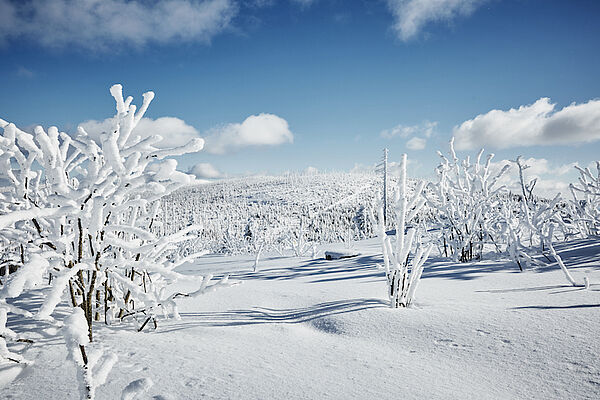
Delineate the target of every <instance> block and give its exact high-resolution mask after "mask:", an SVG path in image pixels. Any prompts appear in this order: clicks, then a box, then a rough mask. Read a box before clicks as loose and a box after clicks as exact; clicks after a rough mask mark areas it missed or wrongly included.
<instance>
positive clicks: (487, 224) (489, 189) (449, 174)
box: [425, 138, 509, 262]
mask: <svg viewBox="0 0 600 400" xmlns="http://www.w3.org/2000/svg"><path fill="white" fill-rule="evenodd" d="M438 155H439V156H440V157H441V159H442V162H441V164H440V165H439V166H438V167H437V169H436V172H437V176H438V181H437V182H436V183H431V184H429V185H428V190H427V191H426V192H425V196H426V198H427V200H428V204H429V205H430V206H431V207H433V208H434V209H435V210H437V212H438V213H439V215H440V216H441V221H442V229H443V238H442V240H443V246H444V250H445V253H446V254H447V255H449V256H452V257H453V258H454V259H455V260H457V261H461V262H466V261H470V260H473V259H475V258H480V257H481V254H482V252H483V246H484V244H485V243H486V242H492V243H494V242H495V241H496V238H495V237H494V232H493V227H494V225H495V223H496V222H497V221H496V219H497V217H498V214H499V213H498V210H499V208H501V207H502V202H503V201H504V199H503V198H502V197H501V194H503V190H504V186H497V183H498V180H499V179H500V178H501V177H502V176H503V175H504V174H505V173H506V171H507V170H508V168H509V165H505V166H504V167H503V168H502V169H501V170H500V171H499V172H497V173H494V172H493V169H492V168H491V161H492V158H493V157H494V155H493V154H490V155H488V157H487V160H486V161H485V162H483V163H482V160H481V157H482V155H483V149H482V150H481V151H480V152H479V154H477V157H476V160H475V162H474V163H471V159H470V157H467V158H466V159H465V160H462V161H461V160H459V159H458V157H457V156H456V152H455V151H454V138H452V140H451V141H450V159H448V158H446V157H445V156H444V155H443V154H442V153H441V152H439V151H438ZM448 253H449V254H448Z"/></svg>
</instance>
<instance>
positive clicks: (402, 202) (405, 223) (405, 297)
mask: <svg viewBox="0 0 600 400" xmlns="http://www.w3.org/2000/svg"><path fill="white" fill-rule="evenodd" d="M424 186H425V183H424V182H421V183H420V184H419V185H418V186H417V187H416V189H415V190H414V192H413V194H412V198H411V199H409V195H408V188H407V184H406V154H403V155H402V161H401V163H400V179H399V181H398V186H397V188H396V190H395V192H394V194H393V196H394V201H393V202H392V204H391V206H392V207H393V210H394V212H395V218H394V221H393V222H394V226H395V243H394V242H393V241H392V239H391V238H390V236H388V234H387V233H386V228H385V223H384V220H385V219H384V214H383V213H384V211H383V204H382V202H381V201H379V203H378V207H377V209H378V221H377V222H375V221H373V224H374V225H375V224H376V225H377V228H378V233H379V237H380V238H381V246H382V252H383V263H384V266H385V274H386V279H387V289H388V296H389V299H390V305H391V306H392V307H394V308H398V307H408V306H410V304H411V303H412V301H413V300H414V297H415V291H416V289H417V286H418V284H419V280H420V279H421V274H422V272H423V265H424V263H425V261H426V260H427V257H429V254H430V253H431V250H432V248H433V244H428V245H425V244H424V243H422V241H421V238H420V234H419V233H418V232H417V229H415V227H413V226H411V222H412V221H413V219H414V218H415V216H416V215H417V213H418V212H419V211H420V210H421V208H422V207H423V205H424V204H425V199H424V198H423V197H422V195H421V194H422V192H423V188H424ZM415 248H416V253H415V252H414V249H415Z"/></svg>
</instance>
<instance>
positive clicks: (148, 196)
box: [0, 85, 232, 398]
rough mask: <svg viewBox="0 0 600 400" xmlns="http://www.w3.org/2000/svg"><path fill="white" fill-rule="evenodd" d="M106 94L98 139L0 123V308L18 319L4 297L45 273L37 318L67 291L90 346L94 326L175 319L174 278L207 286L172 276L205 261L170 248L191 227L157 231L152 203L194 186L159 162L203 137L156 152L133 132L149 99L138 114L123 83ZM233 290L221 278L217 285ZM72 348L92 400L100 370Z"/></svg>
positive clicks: (153, 139)
mask: <svg viewBox="0 0 600 400" xmlns="http://www.w3.org/2000/svg"><path fill="white" fill-rule="evenodd" d="M110 92H111V94H112V96H113V97H114V99H115V101H116V110H117V113H116V115H115V117H114V118H113V123H112V128H111V129H110V131H109V132H104V133H102V134H101V136H100V140H99V141H96V140H94V139H93V138H92V137H90V135H88V134H87V132H86V131H85V130H84V129H83V128H82V127H79V128H78V132H77V135H76V136H74V137H72V136H69V135H67V134H66V133H64V132H59V131H58V129H57V128H56V127H50V128H49V129H48V130H47V131H45V130H44V129H43V128H42V127H37V128H35V134H33V135H31V134H28V133H26V132H24V131H22V130H20V129H18V128H17V127H16V126H15V125H14V124H9V123H7V122H6V121H2V120H0V127H1V128H2V129H3V133H2V135H1V136H0V181H1V182H6V183H8V187H5V188H3V190H2V191H0V200H1V201H0V204H1V206H0V241H2V243H3V244H5V245H7V247H5V249H7V250H6V251H5V254H3V258H4V259H5V260H10V263H11V265H14V267H15V268H16V269H17V272H16V273H15V274H13V275H11V277H10V278H8V280H7V281H6V282H5V284H4V286H3V288H2V293H1V294H0V308H4V309H6V310H8V312H20V311H19V310H16V309H15V308H14V307H12V306H9V305H8V304H7V303H6V302H5V301H4V300H5V299H6V298H10V297H15V296H16V295H18V294H20V292H22V291H23V290H26V289H29V288H32V287H34V286H36V285H39V284H40V283H41V281H42V279H41V277H42V275H44V274H47V273H48V272H49V273H50V276H48V278H49V281H50V282H51V283H52V288H51V290H50V291H48V292H47V293H48V296H47V297H46V298H45V301H44V302H43V304H42V306H41V308H40V309H39V310H38V313H37V317H38V318H43V319H50V320H51V319H52V313H53V311H54V308H55V307H56V306H57V305H58V304H59V302H60V301H61V299H62V297H63V296H64V295H65V294H67V295H68V299H69V302H70V303H71V305H72V306H73V307H76V310H81V311H82V312H81V313H79V314H81V315H80V316H79V317H81V318H79V320H82V318H83V320H85V328H86V331H87V336H88V341H89V342H92V341H93V338H94V337H93V329H92V328H93V325H94V322H96V321H98V322H100V321H102V322H103V323H105V324H112V323H115V322H116V321H119V320H121V321H122V320H125V319H126V318H128V319H131V320H135V321H137V323H138V329H139V330H141V329H143V328H144V327H146V326H151V325H154V326H156V318H157V315H159V314H162V315H164V316H173V317H178V315H179V314H178V312H177V305H176V303H175V300H174V297H173V296H172V295H167V294H166V293H167V290H166V289H167V287H168V285H170V284H171V283H173V282H175V281H176V280H178V279H188V280H196V281H197V284H198V285H199V286H200V287H201V290H199V291H197V292H198V293H200V292H202V293H204V292H206V291H208V290H209V289H210V288H211V287H212V286H213V285H209V281H210V279H206V278H194V277H189V276H182V275H181V274H179V273H177V272H175V271H174V269H175V268H176V267H177V266H179V265H181V264H182V263H184V262H186V261H190V260H193V259H194V258H197V257H198V256H200V255H202V254H203V253H196V254H190V255H187V256H185V257H183V256H181V255H180V252H179V251H178V248H177V244H178V243H180V242H183V241H185V240H188V239H190V238H191V237H194V232H195V230H197V229H198V227H197V226H190V227H187V228H186V229H184V230H182V231H180V232H176V233H174V234H171V235H165V236H158V235H157V234H156V231H157V230H156V228H157V226H158V225H159V220H160V218H159V213H160V212H161V210H160V199H161V198H163V197H164V196H166V195H168V194H170V193H172V192H174V191H175V190H177V189H179V188H181V187H183V186H184V185H186V184H188V183H189V182H190V181H191V180H192V179H193V178H192V177H191V176H190V175H186V174H184V173H181V172H179V171H177V170H176V167H177V161H176V160H174V159H170V158H167V157H172V156H178V155H182V154H185V153H190V152H197V151H200V150H201V149H202V147H203V145H204V141H203V139H201V138H196V139H193V140H191V141H190V142H189V143H188V144H187V145H185V146H181V147H178V148H173V149H160V148H158V147H156V144H157V143H158V142H160V141H161V139H162V138H161V137H160V136H150V137H145V138H143V137H141V136H138V135H135V131H134V129H135V128H136V126H137V124H138V123H139V122H140V120H141V119H142V117H143V116H144V113H145V112H146V110H147V108H148V106H149V104H150V102H151V101H152V99H153V98H154V93H152V92H147V93H144V95H143V104H142V106H141V107H140V109H139V110H138V109H137V107H136V106H135V105H133V104H132V100H133V98H132V97H131V96H129V97H127V98H126V99H124V98H123V94H122V87H121V85H114V86H112V87H111V89H110ZM6 267H8V265H6ZM6 269H7V268H5V270H6ZM52 278H54V279H52ZM231 284H232V283H231V282H228V281H227V279H224V280H222V281H221V282H219V283H218V284H216V286H215V288H217V287H221V286H230V285H231ZM21 313H23V312H21ZM79 314H78V315H79ZM73 318H75V316H73ZM149 322H151V323H152V324H150V325H148V323H149ZM79 325H80V324H79ZM79 325H78V326H79ZM65 332H67V331H65ZM79 346H80V348H79V352H80V357H81V359H80V360H79V359H77V360H79V361H81V365H82V366H83V367H84V368H85V371H86V373H85V374H84V375H85V376H86V380H87V383H86V387H87V397H88V398H93V396H94V390H95V386H94V385H92V384H91V383H90V382H91V381H90V379H91V378H90V377H91V376H92V375H93V374H98V373H99V374H100V375H101V376H104V375H106V374H107V373H108V372H106V371H105V369H102V371H100V372H98V371H95V370H93V368H92V367H93V366H92V365H91V363H92V361H93V360H94V357H92V354H86V352H85V346H86V343H83V342H82V343H80V344H79ZM98 357H99V356H98ZM74 359H75V358H74ZM106 365H111V364H110V363H108V364H106ZM95 382H98V380H97V379H96V381H95Z"/></svg>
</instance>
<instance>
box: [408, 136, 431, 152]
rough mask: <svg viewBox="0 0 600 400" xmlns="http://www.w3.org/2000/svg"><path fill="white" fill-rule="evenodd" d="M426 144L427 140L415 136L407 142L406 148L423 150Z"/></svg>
mask: <svg viewBox="0 0 600 400" xmlns="http://www.w3.org/2000/svg"><path fill="white" fill-rule="evenodd" d="M426 144H427V140H425V139H422V138H418V137H414V138H412V139H410V140H409V141H408V142H406V148H407V149H409V150H423V149H424V148H425V145H426Z"/></svg>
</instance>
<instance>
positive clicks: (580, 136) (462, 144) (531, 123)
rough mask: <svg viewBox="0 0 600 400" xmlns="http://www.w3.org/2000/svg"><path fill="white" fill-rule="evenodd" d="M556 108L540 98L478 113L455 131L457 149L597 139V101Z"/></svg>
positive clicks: (599, 130)
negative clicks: (508, 108) (522, 104)
mask: <svg viewBox="0 0 600 400" xmlns="http://www.w3.org/2000/svg"><path fill="white" fill-rule="evenodd" d="M555 106H556V105H555V104H551V103H550V99H548V98H546V97H543V98H541V99H539V100H537V101H536V102H535V103H533V104H530V105H526V106H521V107H519V108H517V109H515V108H511V109H510V110H508V111H502V110H492V111H489V112H488V113H486V114H480V115H478V116H477V117H475V118H473V119H470V120H468V121H465V122H463V123H462V124H461V125H460V126H457V127H455V128H454V137H455V145H456V148H457V149H458V150H467V149H475V148H478V147H482V146H488V147H491V148H498V149H506V148H510V147H519V146H542V145H574V144H578V143H587V142H593V141H597V140H600V100H590V101H588V102H587V103H583V104H575V103H573V104H571V105H569V106H567V107H565V108H563V109H561V110H558V111H556V112H555Z"/></svg>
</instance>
